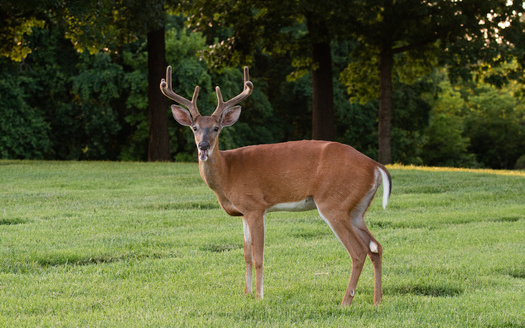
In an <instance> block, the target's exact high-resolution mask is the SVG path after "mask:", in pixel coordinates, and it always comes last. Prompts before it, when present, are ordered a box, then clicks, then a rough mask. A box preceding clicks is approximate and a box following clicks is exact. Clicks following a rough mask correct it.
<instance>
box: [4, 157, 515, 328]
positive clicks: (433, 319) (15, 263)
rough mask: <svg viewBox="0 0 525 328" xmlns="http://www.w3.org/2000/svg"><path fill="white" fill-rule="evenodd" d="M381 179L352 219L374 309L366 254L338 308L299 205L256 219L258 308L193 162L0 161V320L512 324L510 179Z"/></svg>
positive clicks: (332, 264) (484, 175)
mask: <svg viewBox="0 0 525 328" xmlns="http://www.w3.org/2000/svg"><path fill="white" fill-rule="evenodd" d="M391 173H392V178H393V193H392V197H391V199H390V203H389V206H388V207H387V210H386V211H383V209H382V208H381V204H380V198H379V197H376V200H374V202H373V203H372V206H371V208H370V210H369V212H368V215H367V217H366V221H367V223H368V226H369V228H370V230H371V231H372V233H373V234H374V236H375V237H376V238H377V239H378V240H379V242H380V243H381V244H382V245H383V248H384V257H383V265H384V269H383V293H384V297H383V302H382V304H381V305H380V306H379V307H375V306H373V305H372V298H373V272H372V271H373V270H372V265H371V263H370V261H367V262H366V264H365V268H364V270H363V273H362V275H361V278H360V281H359V284H358V286H357V287H358V288H357V291H356V297H355V299H354V301H353V304H352V306H351V307H349V308H343V307H341V306H340V305H339V304H340V302H341V299H342V297H343V294H344V292H345V289H346V285H347V283H348V279H349V275H350V267H351V265H350V264H351V262H350V258H349V256H348V254H347V253H346V251H345V250H344V249H343V247H342V245H340V243H339V241H338V240H337V239H336V237H335V236H334V235H333V234H332V232H331V231H330V228H329V227H328V226H327V225H326V224H325V223H324V222H323V221H322V220H321V219H320V218H319V217H318V214H317V213H316V212H315V211H311V212H301V213H286V212H277V213H271V214H268V215H267V216H266V249H265V299H264V300H262V301H258V300H255V299H254V298H253V297H246V296H244V295H243V289H244V260H243V250H242V243H243V239H242V238H243V234H242V223H241V219H240V218H232V217H229V216H227V215H226V214H225V213H224V212H222V210H221V209H220V208H219V206H218V204H217V201H216V199H215V196H214V194H213V193H212V192H211V191H210V190H208V189H207V187H206V186H205V185H204V183H203V182H202V181H201V179H200V176H199V174H198V168H197V166H196V165H195V164H173V163H172V164H169V163H159V164H151V163H113V162H97V163H88V162H32V161H0V327H229V326H232V327H233V326H246V327H248V326H258V327H295V326H300V327H329V326H333V327H342V326H352V327H524V326H525V315H524V311H523V309H524V305H525V290H524V286H525V283H524V276H525V174H524V173H523V172H514V173H512V172H496V171H473V170H452V169H432V168H425V169H420V168H411V167H401V166H394V167H392V168H391ZM380 189H381V190H382V188H380ZM380 194H381V193H379V195H378V196H380Z"/></svg>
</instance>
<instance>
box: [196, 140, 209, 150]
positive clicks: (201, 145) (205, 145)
mask: <svg viewBox="0 0 525 328" xmlns="http://www.w3.org/2000/svg"><path fill="white" fill-rule="evenodd" d="M209 148H210V143H209V142H207V141H201V142H199V149H200V150H208V149H209Z"/></svg>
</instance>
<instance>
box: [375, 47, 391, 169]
mask: <svg viewBox="0 0 525 328" xmlns="http://www.w3.org/2000/svg"><path fill="white" fill-rule="evenodd" d="M393 62H394V57H393V54H392V51H391V49H390V46H388V49H383V51H382V52H381V58H380V64H379V65H380V67H379V113H378V116H379V133H378V135H379V137H378V145H379V153H378V161H379V162H380V163H382V164H390V163H391V162H392V147H391V133H390V128H391V123H392V66H393Z"/></svg>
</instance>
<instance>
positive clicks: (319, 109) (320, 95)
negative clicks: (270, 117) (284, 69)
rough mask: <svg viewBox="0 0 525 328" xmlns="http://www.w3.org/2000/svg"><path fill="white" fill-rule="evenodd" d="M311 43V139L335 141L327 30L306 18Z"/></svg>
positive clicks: (332, 90)
mask: <svg viewBox="0 0 525 328" xmlns="http://www.w3.org/2000/svg"><path fill="white" fill-rule="evenodd" d="M307 17H308V18H309V19H308V18H307V22H308V32H309V33H310V35H311V36H310V40H311V43H312V67H313V68H312V139H317V140H335V118H334V88H333V77H332V54H331V49H330V37H329V34H328V29H327V28H326V26H324V24H323V23H316V22H314V21H313V20H312V18H311V15H308V16H307Z"/></svg>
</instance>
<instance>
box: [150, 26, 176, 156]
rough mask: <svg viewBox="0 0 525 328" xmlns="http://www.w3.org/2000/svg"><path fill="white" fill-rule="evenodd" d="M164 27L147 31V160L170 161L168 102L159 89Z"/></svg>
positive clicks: (164, 52)
mask: <svg viewBox="0 0 525 328" xmlns="http://www.w3.org/2000/svg"><path fill="white" fill-rule="evenodd" d="M165 45H166V44H165V39H164V27H162V28H160V29H158V30H156V31H152V32H149V33H148V115H149V119H148V122H149V140H148V161H151V162H153V161H170V160H171V154H170V142H169V133H168V119H169V118H168V113H167V109H168V107H169V103H168V101H167V99H166V97H165V96H164V95H163V94H162V92H161V91H160V89H159V83H160V80H161V79H162V78H163V77H164V76H165V74H166V73H165V72H166V71H165V70H166V49H165V48H166V47H165Z"/></svg>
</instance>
